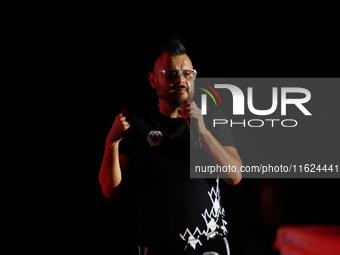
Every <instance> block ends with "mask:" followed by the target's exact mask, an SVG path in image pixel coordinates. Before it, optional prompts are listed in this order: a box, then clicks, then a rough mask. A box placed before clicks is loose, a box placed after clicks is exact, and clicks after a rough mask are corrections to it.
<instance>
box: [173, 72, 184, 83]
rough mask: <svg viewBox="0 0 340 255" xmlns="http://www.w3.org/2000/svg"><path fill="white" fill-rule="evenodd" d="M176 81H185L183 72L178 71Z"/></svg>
mask: <svg viewBox="0 0 340 255" xmlns="http://www.w3.org/2000/svg"><path fill="white" fill-rule="evenodd" d="M175 82H176V83H182V82H185V78H184V76H183V73H182V72H179V73H178V75H177V77H176V78H175Z"/></svg>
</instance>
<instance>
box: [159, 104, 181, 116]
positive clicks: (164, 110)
mask: <svg viewBox="0 0 340 255" xmlns="http://www.w3.org/2000/svg"><path fill="white" fill-rule="evenodd" d="M158 109H159V112H160V113H161V114H163V115H164V116H166V117H169V118H181V117H182V115H180V114H179V112H178V110H180V109H181V107H180V106H176V105H169V104H167V103H164V102H159V104H158Z"/></svg>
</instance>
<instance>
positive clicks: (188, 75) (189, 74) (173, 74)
mask: <svg viewBox="0 0 340 255" xmlns="http://www.w3.org/2000/svg"><path fill="white" fill-rule="evenodd" d="M158 72H162V73H163V78H164V79H165V80H167V81H174V80H175V79H176V78H177V77H178V76H179V75H182V77H183V78H184V79H186V80H187V81H192V80H195V78H196V75H197V71H196V70H195V69H181V70H176V69H166V70H160V71H158Z"/></svg>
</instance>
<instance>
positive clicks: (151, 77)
mask: <svg viewBox="0 0 340 255" xmlns="http://www.w3.org/2000/svg"><path fill="white" fill-rule="evenodd" d="M148 77H149V81H150V84H151V86H152V87H153V88H154V89H155V88H156V87H157V86H156V79H157V78H156V75H155V73H149V76H148Z"/></svg>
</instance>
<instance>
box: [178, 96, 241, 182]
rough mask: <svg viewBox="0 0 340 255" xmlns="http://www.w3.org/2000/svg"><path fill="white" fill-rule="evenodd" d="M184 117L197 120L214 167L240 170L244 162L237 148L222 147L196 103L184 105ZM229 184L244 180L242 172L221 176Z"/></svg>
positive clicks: (227, 173)
mask: <svg viewBox="0 0 340 255" xmlns="http://www.w3.org/2000/svg"><path fill="white" fill-rule="evenodd" d="M182 117H183V118H184V119H187V118H189V117H191V118H193V119H195V121H196V124H197V129H198V133H199V134H200V136H201V140H202V143H203V145H204V148H205V150H206V151H207V153H208V155H209V158H210V160H211V162H212V164H213V165H215V164H218V165H220V166H228V165H230V166H235V167H236V169H238V170H239V169H240V168H241V166H242V161H241V158H240V156H239V155H238V152H237V150H236V148H234V147H232V146H222V145H221V144H220V143H219V141H217V139H216V138H215V137H214V136H213V135H212V134H211V133H210V131H209V130H208V129H207V128H206V126H205V123H204V120H203V115H202V111H201V110H200V109H199V108H198V107H197V105H196V104H195V102H187V103H185V104H184V105H183V110H182ZM220 177H221V178H222V179H223V180H224V181H226V182H227V183H228V184H231V185H236V184H237V183H239V182H240V181H241V179H242V173H241V172H238V171H236V172H226V173H223V175H222V174H221V176H220Z"/></svg>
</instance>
